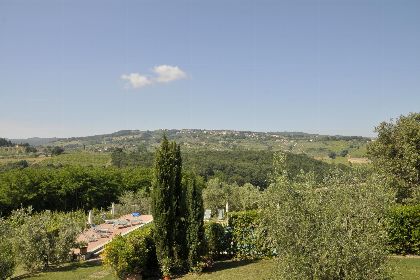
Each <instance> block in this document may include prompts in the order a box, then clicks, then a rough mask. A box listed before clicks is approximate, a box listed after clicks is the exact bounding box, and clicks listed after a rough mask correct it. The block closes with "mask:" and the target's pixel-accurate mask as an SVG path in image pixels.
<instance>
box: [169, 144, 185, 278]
mask: <svg viewBox="0 0 420 280" xmlns="http://www.w3.org/2000/svg"><path fill="white" fill-rule="evenodd" d="M171 148H172V151H173V154H174V161H175V170H174V192H173V195H174V198H173V202H174V205H173V207H174V215H175V217H174V232H173V233H174V236H173V238H174V247H173V248H174V268H175V269H176V270H178V272H183V271H184V270H185V269H186V268H187V262H186V260H187V257H188V244H187V238H186V236H187V226H188V225H187V206H186V199H185V196H186V193H185V187H184V186H183V184H182V158H181V148H180V146H179V145H176V143H175V142H173V143H172V147H171Z"/></svg>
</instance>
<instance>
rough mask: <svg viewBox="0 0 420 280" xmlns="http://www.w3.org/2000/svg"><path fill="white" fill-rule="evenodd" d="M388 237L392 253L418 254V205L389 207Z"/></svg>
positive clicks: (419, 225)
mask: <svg viewBox="0 0 420 280" xmlns="http://www.w3.org/2000/svg"><path fill="white" fill-rule="evenodd" d="M388 238H389V249H390V251H391V252H392V253H396V254H420V205H415V206H408V205H407V206H402V205H401V206H397V207H394V208H392V209H391V211H390V215H389V226H388Z"/></svg>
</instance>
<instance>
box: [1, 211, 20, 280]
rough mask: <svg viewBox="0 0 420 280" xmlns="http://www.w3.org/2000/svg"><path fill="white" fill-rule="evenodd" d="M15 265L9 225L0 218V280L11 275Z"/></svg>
mask: <svg viewBox="0 0 420 280" xmlns="http://www.w3.org/2000/svg"><path fill="white" fill-rule="evenodd" d="M15 266H16V262H15V254H14V251H13V246H12V242H11V235H10V225H9V224H8V223H7V221H5V220H4V219H2V218H0V280H4V279H7V278H8V277H10V276H12V275H13V272H14V269H15Z"/></svg>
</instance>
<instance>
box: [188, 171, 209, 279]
mask: <svg viewBox="0 0 420 280" xmlns="http://www.w3.org/2000/svg"><path fill="white" fill-rule="evenodd" d="M183 180H184V181H183V184H184V185H185V188H186V200H187V213H188V215H187V220H186V223H187V225H188V226H187V245H188V266H189V268H190V270H192V271H195V272H200V271H201V270H202V268H203V267H204V263H203V256H204V255H205V253H206V242H205V234H204V223H203V218H204V207H203V197H202V193H201V189H202V187H203V185H204V184H203V182H202V181H201V180H199V178H197V176H195V175H194V174H186V176H184V178H183Z"/></svg>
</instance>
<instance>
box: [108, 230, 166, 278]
mask: <svg viewBox="0 0 420 280" xmlns="http://www.w3.org/2000/svg"><path fill="white" fill-rule="evenodd" d="M153 230H154V227H153V226H152V225H146V226H143V227H141V228H139V229H137V230H135V231H133V232H131V233H130V234H129V235H127V236H117V237H115V238H114V239H113V240H112V241H111V242H110V243H108V244H107V245H106V246H105V250H104V252H103V253H102V257H103V261H104V264H105V265H107V266H108V267H110V268H112V270H114V272H115V274H116V276H117V277H118V278H119V279H125V278H126V277H128V276H130V275H132V274H148V273H151V272H153V270H154V269H155V270H157V269H158V263H157V258H156V248H155V243H154V241H153Z"/></svg>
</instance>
